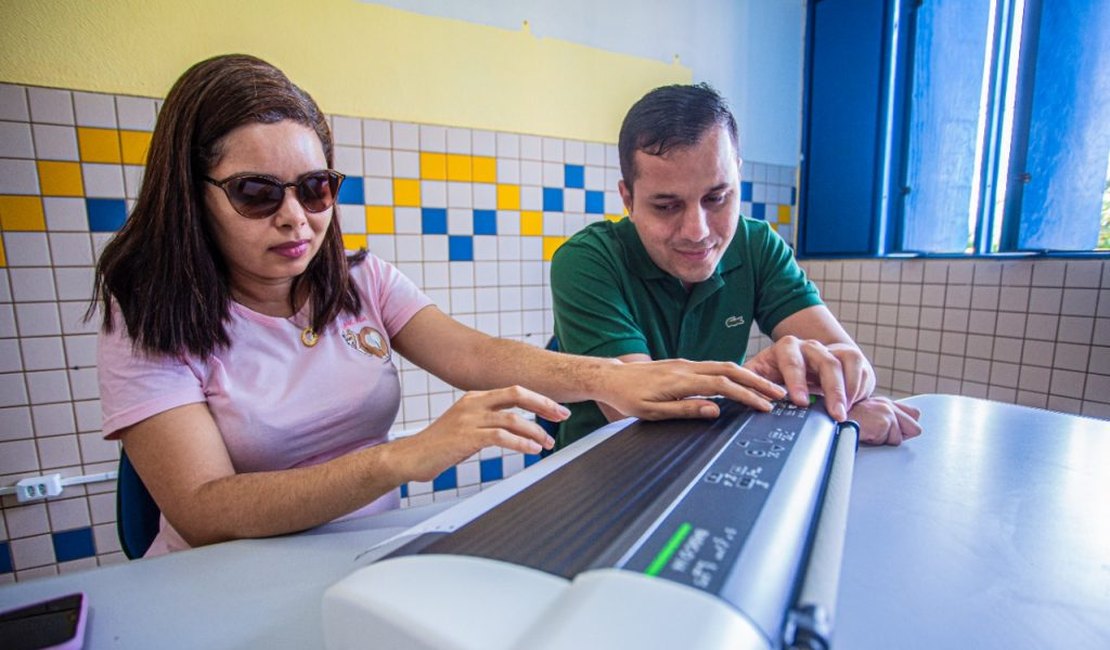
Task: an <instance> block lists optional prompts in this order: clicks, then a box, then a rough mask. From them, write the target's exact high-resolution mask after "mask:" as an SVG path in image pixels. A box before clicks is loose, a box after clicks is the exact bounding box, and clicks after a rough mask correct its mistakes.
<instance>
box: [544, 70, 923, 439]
mask: <svg viewBox="0 0 1110 650" xmlns="http://www.w3.org/2000/svg"><path fill="white" fill-rule="evenodd" d="M738 140H739V137H738V134H737V128H736V120H735V119H734V118H733V116H732V114H731V112H729V110H728V107H727V105H726V104H725V102H724V100H723V99H722V98H721V97H720V95H718V94H717V93H716V91H714V90H713V89H712V88H710V87H709V86H706V85H704V84H699V85H695V86H665V87H662V88H657V89H655V90H653V91H652V92H650V93H648V94H647V95H645V96H644V97H643V98H642V99H640V101H638V102H637V103H636V104H635V105H633V107H632V108H631V109H630V110H629V112H628V115H626V116H625V119H624V123H623V125H622V126H621V132H620V140H619V143H618V149H619V153H620V163H621V175H622V177H623V180H621V182H620V184H619V189H620V194H621V198H622V199H623V201H624V206H625V209H626V210H627V212H628V218H627V219H623V220H621V221H619V222H617V223H613V222H608V221H604V222H600V223H595V224H591V225H589V226H587V227H586V228H585V229H583V230H582V231H580V232H579V233H577V234H576V235H574V236H573V237H571V238H570V240H568V241H567V242H566V243H565V244H564V245H563V246H562V247H560V248H559V250H558V251H557V252H556V253H555V256H554V258H553V259H552V266H551V288H552V293H553V297H554V306H555V335H556V338H557V339H558V341H559V345H560V348H561V349H562V350H563V351H566V352H571V353H575V354H586V355H593V356H605V357H616V358H618V359H620V360H621V361H624V362H635V361H647V360H650V359H667V358H679V357H680V358H687V359H695V360H722V361H734V362H736V363H743V361H744V355H745V352H746V349H747V344H748V335H749V332H750V330H751V326H752V323H753V321H754V322H756V323H758V324H759V326H760V330H761V331H763V332H770V333H771V337H772V338H773V339H774V341H775V343H774V345H773V346H771V347H769V348H767V349H765V350H763V351H762V352H760V353H759V354H757V355H756V356H755V357H754V358H752V359H750V360H749V361H748V362H747V363H745V364H744V366H745V367H746V368H749V369H751V370H753V371H755V372H757V373H759V374H761V375H763V376H764V377H767V378H768V379H770V380H772V381H776V382H779V383H782V384H783V385H785V387H786V389H787V391H788V394H789V397H790V399H791V400H792V401H793V402H795V403H796V404H798V405H800V406H801V405H805V404H807V403H808V402H807V399H808V395H809V393H810V392H820V393H822V394H824V396H825V400H826V407H827V409H828V411H829V414H830V415H831V416H832V417H833V418H835V419H836V420H844V419H847V418H851V419H854V420H857V421H858V422H859V423H860V424H861V428H862V431H861V441H863V442H865V443H871V444H891V445H897V444H899V443H901V441H902V440H905V439H908V438H912V437H914V436H916V435H918V434H920V433H921V428H920V426H919V425H918V423H917V418H918V417H919V416H920V413H919V412H918V411H917V409H914V408H913V407H910V406H906V405H902V404H897V403H895V402H892V401H890V400H888V399H886V398H875V397H871V393H872V391H873V390H874V387H875V374H874V370H873V369H872V367H871V364H870V362H868V360H867V359H866V357H864V355H863V353H862V352H861V351H860V349H859V347H858V346H857V345H856V344H855V342H853V341H852V339H851V337H850V336H848V333H847V332H845V331H844V328H842V327H841V326H840V323H838V322H837V320H836V318H835V317H834V316H833V315H832V313H831V312H830V311H829V310H828V309H827V308H826V307H825V306H824V304H822V302H821V299H820V298H819V296H818V294H817V289H816V288H815V287H814V286H813V284H812V283H810V282H809V281H808V280H806V278H805V274H804V273H803V271H802V270H801V268H799V267H798V265H797V264H796V263H795V261H794V257H793V254H792V253H791V251H790V249H789V247H788V246H787V245H786V244H785V242H783V240H782V239H781V238H779V236H778V235H777V234H776V233H775V232H774V231H773V230H772V229H771V228H770V227H769V226H768V225H767V224H766V223H765V222H762V221H753V220H749V219H746V218H741V216H740V213H739V201H740V158H739V153H738V152H739V142H738ZM571 411H572V415H571V417H570V419H569V420H567V421H566V422H564V423H563V425H562V426H561V427H560V431H559V436H558V440H557V444H558V445H559V446H564V445H567V444H569V443H571V442H574V441H575V440H577V439H579V438H581V437H582V436H584V435H586V434H588V433H589V432H591V431H593V430H594V429H596V428H598V427H600V426H602V425H604V424H605V423H606V422H607V421H611V420H614V419H618V418H621V417H623V415H622V414H621V413H619V412H617V411H616V410H614V409H612V408H611V407H609V406H608V405H605V404H600V403H594V402H585V403H580V404H574V405H571Z"/></svg>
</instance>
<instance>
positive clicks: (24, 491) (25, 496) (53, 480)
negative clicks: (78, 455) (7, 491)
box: [15, 474, 62, 503]
mask: <svg viewBox="0 0 1110 650" xmlns="http://www.w3.org/2000/svg"><path fill="white" fill-rule="evenodd" d="M61 493H62V475H61V474H47V475H46V476H29V477H27V478H25V479H23V480H21V481H19V482H18V483H16V484H15V498H16V500H17V501H19V502H20V503H25V502H27V501H38V500H39V499H45V498H46V497H56V496H58V495H59V494H61Z"/></svg>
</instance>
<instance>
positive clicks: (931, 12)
mask: <svg viewBox="0 0 1110 650" xmlns="http://www.w3.org/2000/svg"><path fill="white" fill-rule="evenodd" d="M993 4H994V3H993V2H992V1H991V0H943V1H941V0H938V1H934V2H927V3H924V4H922V6H921V7H919V8H918V10H917V29H916V30H915V43H914V60H913V81H912V84H913V90H912V98H911V101H910V104H911V108H910V117H909V124H908V133H907V136H908V142H907V150H906V151H907V160H906V188H907V190H908V192H907V193H906V194H905V196H904V199H903V200H904V203H903V210H904V213H903V214H904V218H905V221H904V224H905V225H904V231H903V238H902V248H903V250H909V251H925V252H930V253H958V252H965V251H968V250H969V249H970V246H971V243H972V238H973V235H972V233H973V231H974V227H975V226H974V215H975V213H976V212H977V206H978V203H979V189H978V188H979V170H980V167H981V162H982V156H983V151H982V145H983V129H984V125H985V120H986V99H987V97H986V95H987V93H986V88H987V83H985V80H989V75H988V74H985V73H984V69H985V67H986V66H987V65H988V64H989V62H990V57H989V56H988V47H989V45H990V44H992V42H993V34H992V30H993V23H994V20H993V17H994V14H993V11H992V7H993Z"/></svg>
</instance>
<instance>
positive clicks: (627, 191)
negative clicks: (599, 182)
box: [617, 178, 632, 215]
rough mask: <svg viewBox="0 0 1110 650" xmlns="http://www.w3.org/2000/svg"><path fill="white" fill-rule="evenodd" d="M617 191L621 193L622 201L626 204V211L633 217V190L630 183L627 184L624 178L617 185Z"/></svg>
mask: <svg viewBox="0 0 1110 650" xmlns="http://www.w3.org/2000/svg"><path fill="white" fill-rule="evenodd" d="M617 190H619V191H620V193H621V201H623V202H624V211H625V212H627V213H628V214H629V215H631V214H632V188H631V187H629V185H628V183H625V182H624V179H623V178H622V179H621V180H620V181H619V182H618V183H617Z"/></svg>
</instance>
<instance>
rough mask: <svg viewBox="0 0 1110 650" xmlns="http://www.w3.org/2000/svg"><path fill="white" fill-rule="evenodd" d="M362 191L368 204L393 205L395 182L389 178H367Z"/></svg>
mask: <svg viewBox="0 0 1110 650" xmlns="http://www.w3.org/2000/svg"><path fill="white" fill-rule="evenodd" d="M362 191H363V201H365V203H366V205H393V183H392V181H390V180H389V179H388V178H366V179H364V180H363V188H362Z"/></svg>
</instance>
